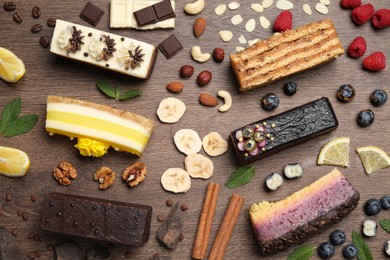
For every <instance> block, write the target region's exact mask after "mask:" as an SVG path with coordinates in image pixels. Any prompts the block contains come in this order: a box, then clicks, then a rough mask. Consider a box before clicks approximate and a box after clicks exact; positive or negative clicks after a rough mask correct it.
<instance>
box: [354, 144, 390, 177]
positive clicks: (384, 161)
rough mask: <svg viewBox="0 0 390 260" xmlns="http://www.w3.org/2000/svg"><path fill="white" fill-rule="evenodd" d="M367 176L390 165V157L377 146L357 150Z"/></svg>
mask: <svg viewBox="0 0 390 260" xmlns="http://www.w3.org/2000/svg"><path fill="white" fill-rule="evenodd" d="M356 151H357V153H358V155H359V157H360V160H361V161H362V164H363V167H364V170H365V171H366V173H367V174H371V173H373V172H376V171H379V170H380V169H383V168H385V167H387V166H389V165H390V157H389V156H388V155H387V153H386V152H385V151H383V150H382V149H380V148H378V147H376V146H363V147H358V148H356Z"/></svg>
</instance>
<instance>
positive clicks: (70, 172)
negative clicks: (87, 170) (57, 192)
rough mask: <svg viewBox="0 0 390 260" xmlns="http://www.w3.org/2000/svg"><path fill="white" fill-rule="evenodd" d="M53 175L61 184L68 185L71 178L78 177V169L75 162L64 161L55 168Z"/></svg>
mask: <svg viewBox="0 0 390 260" xmlns="http://www.w3.org/2000/svg"><path fill="white" fill-rule="evenodd" d="M53 177H54V179H56V180H57V181H58V183H59V184H60V185H64V186H68V185H70V184H71V179H76V177H77V171H76V169H75V168H74V166H73V164H71V163H69V162H65V161H63V162H60V164H58V166H57V167H56V168H55V169H54V170H53Z"/></svg>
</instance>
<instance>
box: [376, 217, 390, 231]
mask: <svg viewBox="0 0 390 260" xmlns="http://www.w3.org/2000/svg"><path fill="white" fill-rule="evenodd" d="M379 224H380V225H381V227H382V228H383V229H384V230H386V231H387V232H388V233H390V219H382V220H379Z"/></svg>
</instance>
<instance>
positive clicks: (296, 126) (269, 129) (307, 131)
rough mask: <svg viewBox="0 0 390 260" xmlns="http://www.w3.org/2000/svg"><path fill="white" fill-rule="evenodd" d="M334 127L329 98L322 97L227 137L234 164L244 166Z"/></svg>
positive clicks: (254, 123) (257, 122) (334, 117)
mask: <svg viewBox="0 0 390 260" xmlns="http://www.w3.org/2000/svg"><path fill="white" fill-rule="evenodd" d="M338 125H339V123H338V121H337V117H336V114H335V113H334V111H333V108H332V105H331V103H330V101H329V99H328V98H326V97H323V98H321V99H318V100H315V101H312V102H309V103H307V104H304V105H301V106H299V107H296V108H293V109H291V110H288V111H286V112H283V113H280V114H278V115H274V116H271V117H268V118H266V119H263V120H260V121H256V122H253V123H251V124H249V125H246V126H244V127H242V128H240V129H237V130H235V131H233V132H232V133H231V134H230V141H231V143H232V145H233V148H234V149H233V150H234V152H235V155H236V158H237V161H238V164H239V165H244V164H247V163H250V162H253V161H256V160H258V159H261V158H264V157H267V156H269V155H272V154H274V153H277V152H279V151H281V150H284V149H286V148H289V147H291V146H295V145H297V144H300V143H303V142H305V141H308V140H310V139H312V138H314V137H317V136H319V135H322V134H325V133H328V132H330V131H332V130H334V129H336V128H337V126H338ZM240 139H243V140H241V141H242V142H239V140H240Z"/></svg>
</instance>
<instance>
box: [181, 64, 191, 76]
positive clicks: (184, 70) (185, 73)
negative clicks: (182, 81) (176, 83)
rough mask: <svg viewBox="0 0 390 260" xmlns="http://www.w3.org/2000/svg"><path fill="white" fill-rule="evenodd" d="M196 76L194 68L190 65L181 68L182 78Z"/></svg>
mask: <svg viewBox="0 0 390 260" xmlns="http://www.w3.org/2000/svg"><path fill="white" fill-rule="evenodd" d="M192 74H194V67H192V66H190V65H184V66H182V67H181V68H180V77H182V78H189V77H191V76H192Z"/></svg>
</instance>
